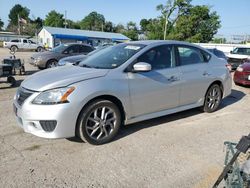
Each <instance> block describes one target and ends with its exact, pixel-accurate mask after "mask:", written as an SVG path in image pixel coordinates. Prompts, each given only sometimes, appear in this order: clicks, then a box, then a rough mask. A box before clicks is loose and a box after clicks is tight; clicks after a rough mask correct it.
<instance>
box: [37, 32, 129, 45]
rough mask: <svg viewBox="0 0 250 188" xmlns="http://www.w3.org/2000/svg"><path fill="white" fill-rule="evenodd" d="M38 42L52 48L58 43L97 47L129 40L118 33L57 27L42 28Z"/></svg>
mask: <svg viewBox="0 0 250 188" xmlns="http://www.w3.org/2000/svg"><path fill="white" fill-rule="evenodd" d="M38 39H39V42H41V43H42V44H44V45H45V44H48V46H49V47H51V48H53V47H55V46H57V45H59V44H60V43H74V42H79V43H88V44H91V45H93V46H98V45H99V44H103V43H110V42H118V41H119V42H124V41H128V40H130V39H129V38H128V37H126V36H124V35H122V34H120V33H110V32H100V31H88V30H80V29H67V28H58V27H43V28H42V29H41V31H40V32H39V33H38Z"/></svg>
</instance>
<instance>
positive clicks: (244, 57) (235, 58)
mask: <svg viewBox="0 0 250 188" xmlns="http://www.w3.org/2000/svg"><path fill="white" fill-rule="evenodd" d="M227 57H228V63H229V64H231V66H232V69H233V70H235V69H237V67H238V66H239V65H240V64H243V63H245V62H249V61H250V60H249V59H250V48H247V47H237V48H235V49H234V50H233V51H231V52H230V54H228V56H227Z"/></svg>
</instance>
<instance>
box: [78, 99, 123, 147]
mask: <svg viewBox="0 0 250 188" xmlns="http://www.w3.org/2000/svg"><path fill="white" fill-rule="evenodd" d="M120 125H121V112H120V110H119V108H118V107H117V106H116V105H115V104H114V103H113V102H111V101H108V100H95V101H93V102H91V103H90V104H89V105H87V106H86V107H85V108H84V109H83V110H82V112H81V113H80V115H79V118H78V122H77V126H76V135H77V136H78V137H79V138H81V140H83V141H84V142H88V143H90V144H93V145H100V144H105V143H107V142H110V141H111V140H113V138H114V137H115V136H116V135H117V133H118V131H119V129H120Z"/></svg>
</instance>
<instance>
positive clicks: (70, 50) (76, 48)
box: [65, 45, 79, 54]
mask: <svg viewBox="0 0 250 188" xmlns="http://www.w3.org/2000/svg"><path fill="white" fill-rule="evenodd" d="M65 52H66V53H69V54H74V53H79V45H73V46H70V47H68V48H67V49H66V50H65Z"/></svg>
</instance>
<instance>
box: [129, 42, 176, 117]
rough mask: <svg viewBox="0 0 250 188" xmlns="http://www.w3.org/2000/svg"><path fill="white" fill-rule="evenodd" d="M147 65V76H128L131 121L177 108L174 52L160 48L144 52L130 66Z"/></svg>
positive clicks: (165, 47) (163, 47)
mask: <svg viewBox="0 0 250 188" xmlns="http://www.w3.org/2000/svg"><path fill="white" fill-rule="evenodd" d="M138 62H146V63H149V64H151V66H152V70H151V71H149V72H138V73H132V72H129V73H128V82H129V89H130V99H131V107H132V109H131V110H132V114H133V117H137V116H140V115H146V114H150V113H154V112H160V111H162V110H166V109H171V108H175V107H177V106H178V105H179V92H180V85H179V83H180V71H179V68H178V67H176V66H175V53H174V48H173V47H172V46H170V45H161V46H158V47H155V48H152V49H151V50H149V51H147V52H145V53H144V54H143V55H141V56H140V57H139V58H138V59H137V60H136V61H135V62H134V63H138Z"/></svg>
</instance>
